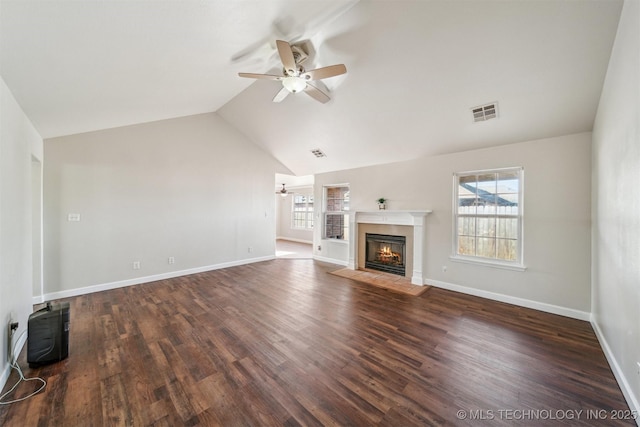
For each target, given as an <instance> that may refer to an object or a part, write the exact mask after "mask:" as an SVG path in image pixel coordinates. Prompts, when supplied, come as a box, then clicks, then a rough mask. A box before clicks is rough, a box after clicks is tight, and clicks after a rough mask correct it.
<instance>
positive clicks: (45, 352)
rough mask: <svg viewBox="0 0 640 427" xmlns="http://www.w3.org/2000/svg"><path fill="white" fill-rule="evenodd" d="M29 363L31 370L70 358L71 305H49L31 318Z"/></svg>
mask: <svg viewBox="0 0 640 427" xmlns="http://www.w3.org/2000/svg"><path fill="white" fill-rule="evenodd" d="M27 328H28V337H27V362H28V363H29V367H30V368H35V367H38V366H41V365H46V364H49V363H53V362H57V361H59V360H63V359H66V358H67V356H69V303H68V302H63V303H59V304H49V303H47V306H46V307H45V308H43V309H41V310H38V311H36V312H34V313H32V314H31V315H30V316H29V323H28V325H27Z"/></svg>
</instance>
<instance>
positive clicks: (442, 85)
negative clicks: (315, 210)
mask: <svg viewBox="0 0 640 427" xmlns="http://www.w3.org/2000/svg"><path fill="white" fill-rule="evenodd" d="M621 7H622V2H621V1H620V0H528V1H525V0H517V1H516V0H514V1H505V0H497V1H487V0H476V1H470V0H469V1H456V0H453V1H451V0H448V1H427V0H416V1H391V0H388V1H384V0H375V1H370V0H360V1H328V0H320V1H312V0H261V1H246V0H233V1H232V0H228V1H225V0H209V1H204V0H202V1H191V0H189V1H118V2H115V1H82V2H81V1H56V0H52V1H31V0H1V1H0V74H1V75H2V77H3V79H4V81H5V82H6V84H7V86H8V87H9V89H10V90H11V91H12V93H13V95H14V96H15V98H16V99H17V101H18V102H19V104H20V105H21V106H22V108H23V110H24V111H25V113H26V114H27V115H28V116H29V117H30V118H31V120H32V121H33V123H34V125H35V126H36V128H37V130H38V131H39V132H40V134H41V135H42V136H43V137H44V138H50V137H55V136H62V135H68V134H75V133H81V132H87V131H93V130H99V129H106V128H111V127H118V126H124V125H130V124H136V123H143V122H149V121H155V120H162V119H167V118H173V117H180V116H186V115H191V114H199V113H205V112H212V111H216V112H218V114H220V115H221V116H222V117H223V118H224V119H225V120H226V121H228V122H229V123H230V124H232V125H233V126H235V127H236V128H237V129H239V130H240V131H241V132H243V133H244V134H245V135H246V136H247V137H249V138H250V139H251V140H252V141H254V142H255V143H256V144H258V145H260V146H261V147H263V148H264V149H265V150H266V151H268V152H269V153H271V154H272V155H273V156H274V157H276V158H277V159H278V160H280V161H281V162H282V163H283V164H284V165H285V166H287V167H288V168H289V169H290V171H291V172H292V173H294V174H296V175H306V174H313V173H318V172H326V171H331V170H339V169H345V168H353V167H360V166H366V165H373V164H379V163H387V162H393V161H401V160H406V159H411V158H415V157H418V156H424V155H435V154H442V153H449V152H455V151H462V150H468V149H474V148H481V147H490V146H496V145H503V144H509V143H515V142H520V141H528V140H533V139H538V138H545V137H551V136H558V135H565V134H571V133H576V132H584V131H590V130H591V129H592V126H593V120H594V117H595V114H596V109H597V105H598V100H599V96H600V91H601V88H602V84H603V81H604V77H605V73H606V69H607V63H608V60H609V56H610V53H611V48H612V45H613V40H614V37H615V33H616V28H617V23H618V18H619V15H620V10H621ZM276 39H283V40H287V41H297V40H302V39H309V40H310V42H311V45H312V46H313V47H314V50H315V55H314V57H313V61H312V63H311V64H306V68H307V69H310V68H317V67H322V66H326V65H331V64H338V63H343V64H345V65H346V67H347V70H348V72H347V74H346V75H343V76H339V77H333V78H329V79H326V80H323V82H324V83H325V84H326V86H327V88H328V89H329V91H330V92H329V95H330V96H331V98H332V99H331V101H329V102H328V103H326V104H321V103H319V102H317V101H315V100H314V99H312V98H310V97H308V96H306V95H305V94H292V95H289V96H288V97H287V98H286V99H284V100H283V101H282V102H280V103H273V102H272V98H273V97H274V95H275V94H276V93H277V92H278V91H279V90H280V88H281V85H280V83H279V82H277V81H269V80H252V79H243V78H240V77H238V74H237V73H238V72H240V71H242V72H254V73H266V72H273V73H280V72H281V68H282V67H281V64H280V62H279V59H278V56H277V54H276V51H275V49H274V47H273V45H274V41H275V40H276ZM493 102H497V103H498V118H497V119H493V120H489V121H486V122H481V123H473V120H472V115H471V108H472V107H475V106H478V105H483V104H487V103H493ZM317 148H319V149H321V150H322V151H323V152H324V153H325V154H326V157H322V158H317V157H315V156H314V155H313V154H312V153H311V150H312V149H317Z"/></svg>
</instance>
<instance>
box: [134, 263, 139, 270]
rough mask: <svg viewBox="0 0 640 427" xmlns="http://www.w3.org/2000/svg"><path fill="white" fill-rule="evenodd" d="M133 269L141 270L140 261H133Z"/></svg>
mask: <svg viewBox="0 0 640 427" xmlns="http://www.w3.org/2000/svg"><path fill="white" fill-rule="evenodd" d="M133 269H134V270H140V261H133Z"/></svg>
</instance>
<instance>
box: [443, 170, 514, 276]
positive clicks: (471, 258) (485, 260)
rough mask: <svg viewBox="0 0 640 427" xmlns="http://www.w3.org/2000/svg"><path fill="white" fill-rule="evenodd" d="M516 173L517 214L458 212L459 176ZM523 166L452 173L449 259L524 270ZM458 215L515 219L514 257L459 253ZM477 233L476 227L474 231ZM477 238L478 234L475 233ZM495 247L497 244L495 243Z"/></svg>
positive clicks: (496, 238) (495, 237)
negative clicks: (507, 258)
mask: <svg viewBox="0 0 640 427" xmlns="http://www.w3.org/2000/svg"><path fill="white" fill-rule="evenodd" d="M514 172H515V173H517V175H518V210H517V214H513V215H505V214H498V213H497V211H496V213H494V214H478V213H476V214H473V215H471V214H468V213H466V214H462V213H459V209H458V208H459V201H458V197H459V189H460V185H459V183H460V178H461V177H470V176H479V175H487V174H499V173H514ZM523 200H524V168H522V167H510V168H500V169H487V170H477V171H467V172H458V173H454V175H453V242H452V243H453V244H452V255H451V257H450V258H451V260H452V261H457V262H465V263H470V264H479V265H485V266H489V267H496V268H504V269H510V270H516V271H524V270H526V266H525V265H524V251H523V248H524V244H523V210H524V204H523ZM460 217H475V218H476V219H477V218H492V217H493V218H496V219H497V218H512V219H517V226H516V228H517V242H516V259H515V260H513V261H511V260H504V259H499V258H497V257H496V258H489V257H483V256H479V255H468V254H459V253H458V251H459V248H458V244H459V239H458V230H459V228H458V219H459V218H460ZM475 233H477V229H476V231H475ZM475 237H476V238H477V237H478V235H477V234H475ZM492 237H493V238H494V239H495V240H496V242H497V240H498V237H497V236H492ZM496 247H497V244H496Z"/></svg>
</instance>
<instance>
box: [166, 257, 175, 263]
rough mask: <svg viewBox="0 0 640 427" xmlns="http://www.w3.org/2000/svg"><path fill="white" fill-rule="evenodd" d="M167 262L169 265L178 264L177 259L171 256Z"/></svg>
mask: <svg viewBox="0 0 640 427" xmlns="http://www.w3.org/2000/svg"><path fill="white" fill-rule="evenodd" d="M167 262H168V263H169V264H175V263H176V259H175V258H174V257H172V256H170V257H169V258H168V259H167Z"/></svg>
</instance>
